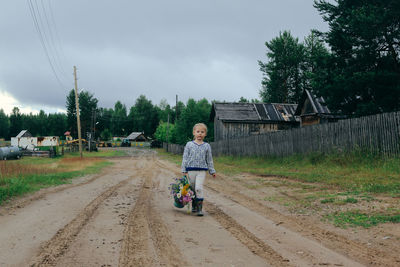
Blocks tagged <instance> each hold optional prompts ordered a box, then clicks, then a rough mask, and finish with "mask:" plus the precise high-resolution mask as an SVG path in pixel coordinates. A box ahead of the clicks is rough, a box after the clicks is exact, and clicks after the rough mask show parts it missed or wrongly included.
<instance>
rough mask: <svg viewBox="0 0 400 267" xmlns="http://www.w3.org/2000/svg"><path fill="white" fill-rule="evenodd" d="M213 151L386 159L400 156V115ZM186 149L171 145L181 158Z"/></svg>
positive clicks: (226, 144) (250, 139)
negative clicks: (355, 152) (348, 154)
mask: <svg viewBox="0 0 400 267" xmlns="http://www.w3.org/2000/svg"><path fill="white" fill-rule="evenodd" d="M211 147H212V150H213V154H214V155H215V156H220V155H232V156H289V155H293V154H307V153H310V152H324V153H330V152H335V151H338V152H344V151H352V150H355V149H358V150H361V151H368V152H369V153H373V154H381V155H383V156H391V155H400V112H392V113H382V114H377V115H372V116H365V117H361V118H354V119H347V120H341V121H338V122H335V123H328V124H320V125H312V126H305V127H302V128H296V129H291V130H285V131H277V132H270V133H266V134H262V135H254V136H247V137H241V138H236V139H227V140H221V141H218V142H213V143H211ZM165 148H166V147H165ZM183 149H184V146H181V145H175V144H169V145H168V151H169V152H171V153H175V154H182V153H183Z"/></svg>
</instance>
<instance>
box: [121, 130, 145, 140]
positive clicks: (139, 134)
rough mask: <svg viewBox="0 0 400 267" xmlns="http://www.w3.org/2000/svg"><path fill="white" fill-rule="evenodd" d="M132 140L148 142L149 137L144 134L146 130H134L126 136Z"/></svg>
mask: <svg viewBox="0 0 400 267" xmlns="http://www.w3.org/2000/svg"><path fill="white" fill-rule="evenodd" d="M126 139H128V140H129V141H131V142H146V141H147V138H146V137H145V136H144V132H132V133H131V134H130V135H128V136H127V137H126Z"/></svg>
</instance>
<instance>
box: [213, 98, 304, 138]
mask: <svg viewBox="0 0 400 267" xmlns="http://www.w3.org/2000/svg"><path fill="white" fill-rule="evenodd" d="M296 107H297V105H296V104H276V103H213V105H212V110H211V115H210V120H212V121H214V140H215V141H219V140H223V139H231V138H237V137H242V136H249V135H257V134H263V133H267V132H272V131H279V130H287V129H291V128H294V127H298V126H299V119H298V118H296V117H295V116H294V112H295V110H296Z"/></svg>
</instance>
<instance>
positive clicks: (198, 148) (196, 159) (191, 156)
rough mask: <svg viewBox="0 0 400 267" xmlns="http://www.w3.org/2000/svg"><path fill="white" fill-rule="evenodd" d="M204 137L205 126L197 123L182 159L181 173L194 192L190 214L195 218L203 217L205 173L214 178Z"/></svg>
mask: <svg viewBox="0 0 400 267" xmlns="http://www.w3.org/2000/svg"><path fill="white" fill-rule="evenodd" d="M206 135H207V126H206V125H205V124H204V123H197V124H196V125H195V126H194V127H193V136H194V140H193V141H190V142H187V144H186V146H185V150H184V152H183V159H182V173H183V174H184V175H186V176H187V177H188V178H189V183H190V186H191V187H192V188H194V190H195V192H196V198H195V199H194V200H193V202H192V212H193V213H196V212H197V216H203V211H202V209H203V200H204V192H203V183H204V180H205V178H206V171H208V172H209V173H210V174H211V175H212V176H213V177H214V178H215V176H216V173H215V169H214V163H213V159H212V154H211V146H210V144H208V143H206V142H204V137H206Z"/></svg>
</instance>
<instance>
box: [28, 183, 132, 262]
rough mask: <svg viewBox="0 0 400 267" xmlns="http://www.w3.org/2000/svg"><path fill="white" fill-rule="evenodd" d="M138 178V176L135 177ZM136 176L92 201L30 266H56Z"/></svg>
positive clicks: (46, 246) (43, 247) (42, 250)
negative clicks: (104, 205) (96, 215)
mask: <svg viewBox="0 0 400 267" xmlns="http://www.w3.org/2000/svg"><path fill="white" fill-rule="evenodd" d="M135 176H136V175H135ZM133 177H134V176H131V177H129V178H128V179H125V180H123V181H121V182H119V183H118V184H116V185H114V186H112V187H110V188H109V189H107V190H106V191H104V192H103V193H101V194H100V195H99V196H98V197H97V198H96V199H94V200H93V201H91V202H90V203H89V204H88V205H87V206H86V207H85V208H84V209H83V211H81V212H80V213H79V214H78V215H77V216H76V217H75V218H74V219H73V220H72V221H71V222H70V223H68V224H67V225H66V226H65V227H64V228H62V229H60V230H59V231H58V232H57V233H56V234H55V235H54V236H53V238H51V239H50V240H49V241H48V242H46V244H44V245H43V246H42V249H41V251H40V252H39V254H38V255H37V256H36V257H35V258H34V259H33V260H32V261H31V263H30V266H54V265H55V264H56V262H57V259H58V258H59V257H61V256H62V255H63V254H64V253H65V251H67V250H68V248H69V246H70V244H71V243H72V242H73V241H74V239H75V237H76V236H77V235H78V233H79V232H80V231H81V229H82V228H83V227H84V226H85V225H86V224H87V222H88V221H89V219H90V218H91V217H92V216H93V214H94V212H95V211H96V210H97V209H98V207H99V206H100V204H101V203H103V202H104V200H106V199H107V198H109V197H110V196H111V195H112V194H113V193H114V192H115V191H116V190H117V189H118V188H120V187H122V186H124V185H126V184H127V183H128V182H129V181H130V180H131V179H132V178H133Z"/></svg>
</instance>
